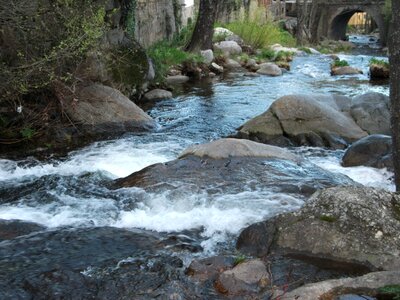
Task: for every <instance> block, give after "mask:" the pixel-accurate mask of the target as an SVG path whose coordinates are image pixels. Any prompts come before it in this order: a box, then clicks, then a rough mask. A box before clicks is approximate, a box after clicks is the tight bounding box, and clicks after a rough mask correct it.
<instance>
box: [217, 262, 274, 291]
mask: <svg viewBox="0 0 400 300" xmlns="http://www.w3.org/2000/svg"><path fill="white" fill-rule="evenodd" d="M270 282H271V280H270V278H269V275H268V272H267V268H266V267H265V264H264V263H263V262H262V261H261V260H258V259H254V260H250V261H247V262H243V263H241V264H238V265H237V266H236V267H234V268H233V269H232V270H228V271H225V272H223V273H222V274H221V275H220V276H219V278H218V280H217V282H216V288H217V290H218V291H219V292H221V293H223V294H227V295H241V294H244V293H245V294H249V293H258V292H259V291H260V290H262V289H263V288H265V287H266V286H267V285H268V284H270Z"/></svg>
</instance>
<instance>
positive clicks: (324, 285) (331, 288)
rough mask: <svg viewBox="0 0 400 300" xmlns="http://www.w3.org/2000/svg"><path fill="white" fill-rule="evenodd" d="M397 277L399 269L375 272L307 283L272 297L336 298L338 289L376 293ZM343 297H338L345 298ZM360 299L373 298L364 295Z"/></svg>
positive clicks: (288, 299) (289, 299)
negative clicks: (354, 276)
mask: <svg viewBox="0 0 400 300" xmlns="http://www.w3.org/2000/svg"><path fill="white" fill-rule="evenodd" d="M399 278H400V272H399V271H393V272H375V273H369V274H366V275H364V276H361V277H356V278H342V279H335V280H327V281H322V282H317V283H311V284H307V285H305V286H302V287H300V288H298V289H295V290H293V291H291V292H289V293H283V292H278V293H275V294H274V296H273V298H274V299H275V298H278V297H279V299H281V300H294V299H297V300H315V299H325V297H324V296H328V295H329V298H328V299H336V298H335V296H339V295H340V291H357V292H358V293H366V294H372V295H376V294H377V290H378V288H381V287H384V286H388V285H398V284H399ZM338 294H339V295H338ZM343 297H344V296H342V298H339V299H343V300H344V299H346V298H343ZM353 299H356V298H353ZM361 299H375V298H372V297H371V298H370V297H365V298H360V300H361Z"/></svg>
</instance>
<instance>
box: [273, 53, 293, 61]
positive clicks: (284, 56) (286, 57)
mask: <svg viewBox="0 0 400 300" xmlns="http://www.w3.org/2000/svg"><path fill="white" fill-rule="evenodd" d="M293 55H294V52H291V51H279V52H278V53H277V54H276V57H275V61H286V62H289V61H292V60H293Z"/></svg>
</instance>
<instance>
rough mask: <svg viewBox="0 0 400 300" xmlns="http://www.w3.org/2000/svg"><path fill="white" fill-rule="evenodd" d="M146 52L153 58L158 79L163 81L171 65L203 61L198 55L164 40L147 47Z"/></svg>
mask: <svg viewBox="0 0 400 300" xmlns="http://www.w3.org/2000/svg"><path fill="white" fill-rule="evenodd" d="M147 53H148V55H149V56H150V58H151V59H152V60H153V63H154V66H155V69H156V79H157V80H158V81H163V79H164V77H165V75H166V74H167V71H168V69H169V68H170V67H171V66H174V65H178V64H182V63H183V62H185V61H194V62H202V61H203V59H202V57H201V56H200V55H197V54H193V53H189V52H185V51H183V50H181V49H179V48H177V47H176V45H173V43H170V42H166V41H162V42H159V43H157V44H154V45H153V46H151V47H150V48H149V49H148V51H147Z"/></svg>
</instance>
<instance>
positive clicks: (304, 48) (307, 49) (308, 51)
mask: <svg viewBox="0 0 400 300" xmlns="http://www.w3.org/2000/svg"><path fill="white" fill-rule="evenodd" d="M299 50H300V51H303V52H305V53H307V54H312V52H311V49H310V48H307V47H300V48H299Z"/></svg>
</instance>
